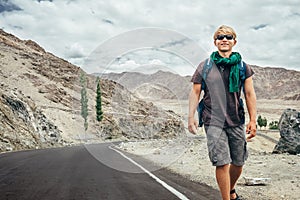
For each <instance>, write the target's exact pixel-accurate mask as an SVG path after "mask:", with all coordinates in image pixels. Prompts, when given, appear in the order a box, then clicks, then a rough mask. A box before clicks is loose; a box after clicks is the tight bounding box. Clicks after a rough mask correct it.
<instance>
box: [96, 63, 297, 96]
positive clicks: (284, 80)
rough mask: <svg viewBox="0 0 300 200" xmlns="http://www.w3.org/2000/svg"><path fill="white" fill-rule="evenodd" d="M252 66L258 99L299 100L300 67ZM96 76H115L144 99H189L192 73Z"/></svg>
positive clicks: (125, 73)
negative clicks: (293, 68)
mask: <svg viewBox="0 0 300 200" xmlns="http://www.w3.org/2000/svg"><path fill="white" fill-rule="evenodd" d="M251 67H252V68H253V70H254V72H255V75H254V76H253V80H254V88H255V91H256V95H257V98H258V99H284V100H300V72H299V71H295V70H287V69H284V68H272V67H259V66H255V65H251ZM98 75H99V74H98ZM99 76H101V77H103V78H106V79H110V80H114V81H116V82H118V83H120V84H122V85H123V86H125V87H126V88H128V89H129V90H130V91H132V92H133V93H135V94H136V95H138V96H140V97H142V96H144V98H145V99H153V98H154V99H175V98H176V99H188V96H189V92H190V90H191V82H190V80H191V76H184V77H183V76H180V75H178V74H174V73H171V72H164V71H158V72H156V73H154V74H142V73H137V72H123V73H119V74H117V73H109V74H101V75H99Z"/></svg>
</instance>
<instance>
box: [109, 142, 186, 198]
mask: <svg viewBox="0 0 300 200" xmlns="http://www.w3.org/2000/svg"><path fill="white" fill-rule="evenodd" d="M109 148H110V149H112V150H114V151H116V152H117V153H119V154H120V155H121V156H123V157H124V158H126V159H127V160H129V161H130V162H132V163H133V164H135V165H136V166H138V167H139V168H140V169H141V170H143V171H144V172H145V173H147V174H148V175H149V176H150V177H151V178H153V179H154V180H156V181H157V182H158V183H160V184H161V185H162V186H163V187H165V188H166V189H167V190H169V191H170V192H172V193H173V194H174V195H175V196H177V197H178V198H179V199H181V200H189V199H188V198H187V197H186V196H185V195H184V194H182V193H181V192H179V191H177V190H176V189H175V188H173V187H171V186H170V185H168V184H167V183H166V182H164V181H162V180H160V179H159V178H158V177H157V176H155V175H154V174H152V173H151V172H150V171H148V170H147V169H145V168H144V167H143V166H142V165H140V164H138V163H137V162H135V161H134V160H132V159H131V158H129V157H128V156H126V155H125V154H123V153H122V152H121V151H119V150H117V149H114V148H112V147H111V146H109Z"/></svg>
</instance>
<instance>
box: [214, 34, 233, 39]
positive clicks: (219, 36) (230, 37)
mask: <svg viewBox="0 0 300 200" xmlns="http://www.w3.org/2000/svg"><path fill="white" fill-rule="evenodd" d="M224 38H226V39H227V40H232V39H233V35H217V40H223V39H224Z"/></svg>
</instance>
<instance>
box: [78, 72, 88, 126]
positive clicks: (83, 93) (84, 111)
mask: <svg viewBox="0 0 300 200" xmlns="http://www.w3.org/2000/svg"><path fill="white" fill-rule="evenodd" d="M80 83H81V87H82V88H81V100H80V102H81V116H82V117H83V119H84V129H85V131H86V130H87V129H88V121H87V116H88V98H87V92H86V77H85V75H84V73H83V72H82V73H81V75H80Z"/></svg>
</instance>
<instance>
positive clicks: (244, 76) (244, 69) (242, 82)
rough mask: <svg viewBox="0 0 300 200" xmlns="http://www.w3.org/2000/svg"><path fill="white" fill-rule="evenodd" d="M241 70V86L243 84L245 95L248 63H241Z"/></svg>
mask: <svg viewBox="0 0 300 200" xmlns="http://www.w3.org/2000/svg"><path fill="white" fill-rule="evenodd" d="M239 70H240V80H241V84H242V90H243V92H244V94H245V87H244V85H245V80H246V63H245V62H244V61H241V63H240V64H239Z"/></svg>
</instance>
